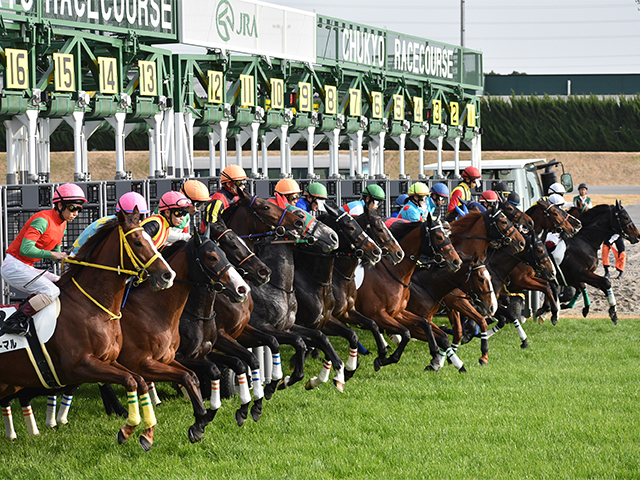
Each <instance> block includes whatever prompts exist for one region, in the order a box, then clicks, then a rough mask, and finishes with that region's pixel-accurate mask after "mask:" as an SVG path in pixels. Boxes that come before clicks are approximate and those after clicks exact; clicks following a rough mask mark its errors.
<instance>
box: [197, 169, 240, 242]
mask: <svg viewBox="0 0 640 480" xmlns="http://www.w3.org/2000/svg"><path fill="white" fill-rule="evenodd" d="M220 183H222V187H221V188H220V190H218V191H217V192H216V193H214V194H213V195H212V196H211V200H209V202H208V203H207V204H206V205H205V207H204V219H203V221H202V223H201V224H200V233H204V232H205V230H206V227H207V224H210V223H217V222H219V221H222V219H221V218H220V217H221V215H222V212H224V211H225V209H227V208H229V207H230V206H232V205H234V204H235V203H236V202H237V201H238V200H239V199H240V197H239V196H238V190H242V191H244V189H245V187H246V186H247V174H246V173H245V171H244V169H243V168H242V167H241V166H239V165H229V166H227V167H226V168H225V169H224V170H223V171H222V174H221V175H220Z"/></svg>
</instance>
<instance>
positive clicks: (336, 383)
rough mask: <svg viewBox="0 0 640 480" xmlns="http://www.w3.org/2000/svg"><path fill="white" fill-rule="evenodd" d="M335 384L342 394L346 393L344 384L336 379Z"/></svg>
mask: <svg viewBox="0 0 640 480" xmlns="http://www.w3.org/2000/svg"><path fill="white" fill-rule="evenodd" d="M333 384H334V385H335V387H336V388H337V389H338V391H339V392H340V393H344V383H342V382H339V381H338V380H336V379H335V378H334V379H333Z"/></svg>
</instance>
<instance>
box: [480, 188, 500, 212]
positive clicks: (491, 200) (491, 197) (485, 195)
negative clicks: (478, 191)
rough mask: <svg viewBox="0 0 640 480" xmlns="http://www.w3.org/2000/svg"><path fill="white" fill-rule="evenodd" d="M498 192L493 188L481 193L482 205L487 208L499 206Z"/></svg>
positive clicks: (491, 208)
mask: <svg viewBox="0 0 640 480" xmlns="http://www.w3.org/2000/svg"><path fill="white" fill-rule="evenodd" d="M499 200H500V199H499V198H498V194H497V193H496V192H495V191H493V190H486V191H484V192H482V195H480V205H482V206H483V207H484V208H486V209H487V210H494V209H495V208H496V207H497V206H498V201H499Z"/></svg>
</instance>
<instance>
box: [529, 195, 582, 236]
mask: <svg viewBox="0 0 640 480" xmlns="http://www.w3.org/2000/svg"><path fill="white" fill-rule="evenodd" d="M537 205H539V207H538V208H540V209H542V211H543V213H544V216H545V219H546V220H547V222H545V223H548V225H542V226H541V228H549V229H553V230H555V231H556V232H558V233H562V234H563V235H565V236H567V237H573V236H574V235H575V234H576V233H578V231H579V230H580V229H581V228H582V223H580V220H578V219H577V218H576V217H574V216H573V215H569V213H567V212H565V211H564V210H562V209H561V208H560V207H558V206H557V205H554V204H553V203H551V202H548V201H546V200H538V203H537Z"/></svg>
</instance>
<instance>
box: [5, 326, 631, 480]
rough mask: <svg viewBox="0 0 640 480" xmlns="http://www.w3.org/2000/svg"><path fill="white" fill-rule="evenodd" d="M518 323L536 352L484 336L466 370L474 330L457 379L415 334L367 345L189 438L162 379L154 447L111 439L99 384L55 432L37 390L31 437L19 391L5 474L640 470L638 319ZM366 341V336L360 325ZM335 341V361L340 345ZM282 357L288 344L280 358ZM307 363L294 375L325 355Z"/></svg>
mask: <svg viewBox="0 0 640 480" xmlns="http://www.w3.org/2000/svg"><path fill="white" fill-rule="evenodd" d="M524 328H525V330H526V331H527V333H528V335H529V343H530V345H531V348H530V349H528V350H522V349H520V346H519V345H520V341H519V339H518V337H517V335H516V332H515V329H514V328H513V327H512V326H509V325H508V326H507V327H505V329H504V330H503V331H502V332H500V333H498V334H497V335H494V336H493V337H492V338H491V339H490V341H489V345H490V352H489V359H490V360H489V365H488V366H487V367H479V366H477V359H478V357H479V356H480V342H479V340H477V339H476V340H474V341H473V342H472V343H470V344H468V345H464V346H462V347H461V350H460V357H461V358H462V360H463V361H465V363H466V366H467V369H468V370H469V372H468V373H467V374H459V373H458V372H457V371H456V369H455V368H454V367H453V366H451V365H447V366H445V367H444V368H443V369H442V370H441V371H440V372H438V373H433V372H424V371H423V367H424V366H425V365H427V364H428V363H429V355H428V348H427V346H426V344H424V343H420V342H417V341H412V342H410V344H409V346H408V347H407V349H406V351H405V353H404V355H403V357H402V359H401V362H400V363H399V364H397V365H391V366H387V367H384V368H383V369H382V370H381V371H379V372H374V370H373V366H372V364H373V355H370V356H366V357H361V365H360V369H359V370H358V371H357V372H356V374H355V376H354V377H353V379H352V380H350V381H349V382H348V383H347V386H346V391H345V393H344V394H340V393H339V392H338V391H337V390H336V389H335V388H334V387H333V386H332V385H329V384H327V385H323V386H321V387H319V388H318V389H316V390H314V391H310V392H308V391H306V390H305V389H304V383H300V384H298V385H295V386H293V387H291V388H290V389H288V390H286V391H278V392H276V394H275V395H274V397H273V399H272V400H270V401H268V402H265V405H264V413H263V416H262V418H261V419H260V421H259V422H257V423H254V422H253V421H252V420H251V419H249V420H247V423H246V424H245V425H244V427H242V428H239V427H238V426H237V425H236V424H235V421H234V419H233V414H234V411H235V409H236V408H237V407H238V405H239V400H238V399H237V398H234V399H229V400H223V405H222V408H221V409H220V411H219V412H218V415H217V417H216V418H215V419H214V421H213V422H212V423H211V424H210V425H209V426H208V427H207V429H206V432H205V436H204V438H203V440H202V441H201V442H200V443H198V444H194V445H192V444H190V443H189V441H188V439H187V428H188V427H189V426H190V425H191V423H192V420H193V416H192V413H191V412H192V409H191V405H190V403H189V402H188V401H187V400H185V399H184V398H183V397H182V396H178V395H176V394H175V393H174V392H173V390H172V389H171V387H170V386H169V385H166V384H162V385H159V390H160V395H161V398H163V403H162V405H160V406H158V407H157V408H156V415H157V417H158V426H157V427H156V434H155V443H154V445H153V448H152V450H151V452H150V453H144V452H143V450H142V449H141V448H140V446H139V445H138V444H137V437H138V435H139V434H140V433H141V431H142V427H141V426H140V427H138V429H137V430H136V433H135V434H134V435H135V436H134V437H132V438H131V439H130V440H129V442H128V443H127V444H125V445H118V444H117V442H116V433H117V431H118V428H119V427H120V426H121V425H122V424H123V423H124V421H123V420H122V419H119V418H114V417H107V416H106V415H105V414H104V411H103V408H102V403H101V400H100V398H99V394H98V389H97V387H95V386H91V385H85V386H83V387H82V388H81V389H80V390H79V391H78V393H77V394H76V396H75V397H74V402H73V407H72V409H71V412H70V414H69V420H70V422H71V423H70V424H69V425H66V426H61V427H59V428H58V429H56V430H49V429H47V427H45V426H44V416H45V408H46V407H45V401H44V399H38V400H35V401H34V403H33V405H34V410H35V412H36V418H37V420H38V423H39V427H40V431H41V434H40V435H39V436H37V437H30V436H28V434H27V432H26V428H25V425H24V422H23V420H22V418H21V413H20V408H19V405H18V403H17V402H14V404H13V409H14V420H15V424H16V431H17V434H18V440H16V441H15V442H9V441H8V440H6V439H4V438H2V439H0V455H1V458H2V462H3V466H2V467H0V478H12V479H13V478H25V479H31V480H35V479H61V478H62V479H75V478H91V479H98V478H105V479H112V478H123V479H124V478H127V479H129V478H136V479H137V478H139V479H155V478H163V479H164V478H198V479H200V478H202V479H205V478H215V479H226V478H256V479H267V478H276V479H279V478H286V479H288V478H300V479H338V478H354V479H360V478H380V479H391V478H402V479H404V478H406V479H419V478H437V479H448V478H458V479H468V478H469V479H471V478H478V479H488V478H491V479H496V478H505V479H507V478H508V479H513V478H533V479H541V478H552V479H555V478H570V479H574V478H594V479H595V478H625V479H629V478H640V443H639V442H640V438H639V437H640V415H638V405H639V402H638V391H639V385H640V382H639V380H640V369H639V367H640V348H638V339H639V338H640V322H639V321H634V320H621V321H620V323H619V325H618V326H614V325H613V324H612V323H611V322H610V321H609V320H582V319H580V320H564V319H562V320H560V322H559V323H558V325H557V326H556V327H553V326H552V325H551V324H550V323H548V322H546V323H545V324H544V325H538V324H532V322H527V323H526V324H525V326H524ZM359 333H360V332H359ZM362 339H363V343H365V345H367V346H371V347H373V341H372V338H371V337H370V336H369V335H368V334H365V333H363V334H362ZM334 344H335V345H336V348H337V350H338V352H339V353H340V354H341V356H342V358H346V351H347V345H346V343H345V342H344V341H335V343H334ZM290 355H291V350H289V349H288V348H285V347H283V357H284V360H285V362H283V364H286V360H287V358H288V357H289V356H290ZM306 367H307V368H306V373H307V375H306V377H305V381H306V379H308V378H309V377H310V376H312V375H316V374H317V373H318V372H319V370H320V367H321V362H320V361H318V360H314V359H309V361H308V362H307V365H306ZM332 377H333V374H332ZM117 391H118V393H119V394H120V396H121V398H122V397H123V393H124V392H123V390H122V389H121V387H118V390H117ZM207 404H208V402H207Z"/></svg>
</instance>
